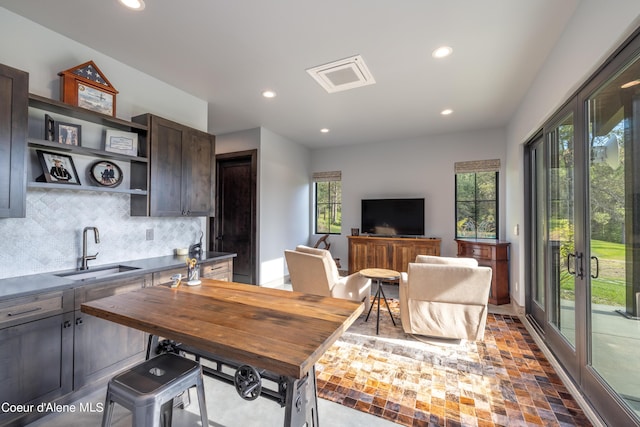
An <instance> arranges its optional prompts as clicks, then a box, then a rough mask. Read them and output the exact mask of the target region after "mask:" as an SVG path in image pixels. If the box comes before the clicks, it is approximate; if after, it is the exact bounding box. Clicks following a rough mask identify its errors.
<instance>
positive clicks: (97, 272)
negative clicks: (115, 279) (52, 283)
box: [56, 265, 139, 280]
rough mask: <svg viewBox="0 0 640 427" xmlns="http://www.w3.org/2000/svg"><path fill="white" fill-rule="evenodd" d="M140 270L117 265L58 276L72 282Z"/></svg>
mask: <svg viewBox="0 0 640 427" xmlns="http://www.w3.org/2000/svg"><path fill="white" fill-rule="evenodd" d="M133 270H139V267H128V266H126V265H115V266H111V267H104V268H91V269H89V270H79V271H70V272H67V273H59V274H56V276H58V277H66V278H67V279H71V280H86V279H97V278H99V277H108V276H114V275H116V274H120V273H126V272H128V271H133Z"/></svg>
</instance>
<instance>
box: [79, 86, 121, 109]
mask: <svg viewBox="0 0 640 427" xmlns="http://www.w3.org/2000/svg"><path fill="white" fill-rule="evenodd" d="M114 105H115V102H114V95H113V94H112V93H109V92H107V91H104V90H101V89H99V88H97V87H94V86H90V85H87V84H82V83H78V107H82V108H86V109H87V110H91V111H95V112H97V113H102V114H106V115H108V116H113V115H114V111H115V110H114Z"/></svg>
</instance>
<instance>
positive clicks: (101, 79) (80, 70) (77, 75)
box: [58, 61, 118, 117]
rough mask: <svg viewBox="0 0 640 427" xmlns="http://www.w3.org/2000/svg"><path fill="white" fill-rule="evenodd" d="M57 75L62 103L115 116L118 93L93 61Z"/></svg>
mask: <svg viewBox="0 0 640 427" xmlns="http://www.w3.org/2000/svg"><path fill="white" fill-rule="evenodd" d="M58 75H59V76H60V79H61V81H60V95H61V99H62V102H64V103H67V104H71V105H76V106H78V107H81V108H85V109H87V110H90V111H94V112H97V113H101V114H105V115H108V116H112V117H115V116H116V95H117V94H118V91H117V90H116V89H115V88H114V87H113V85H112V84H111V83H110V82H109V80H108V79H107V77H106V76H105V75H104V74H103V73H102V71H100V69H99V68H98V66H97V65H96V64H95V63H94V62H93V61H87V62H85V63H83V64H80V65H76V66H75V67H72V68H69V69H68V70H64V71H61V72H59V73H58Z"/></svg>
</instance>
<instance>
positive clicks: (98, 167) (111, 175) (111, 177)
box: [89, 160, 122, 187]
mask: <svg viewBox="0 0 640 427" xmlns="http://www.w3.org/2000/svg"><path fill="white" fill-rule="evenodd" d="M89 176H91V179H92V180H93V181H94V182H95V183H96V184H98V185H100V186H102V187H117V186H118V185H120V184H121V183H122V169H120V167H119V166H118V165H116V164H115V163H113V162H110V161H107V160H99V161H97V162H95V163H94V164H92V165H91V169H90V171H89Z"/></svg>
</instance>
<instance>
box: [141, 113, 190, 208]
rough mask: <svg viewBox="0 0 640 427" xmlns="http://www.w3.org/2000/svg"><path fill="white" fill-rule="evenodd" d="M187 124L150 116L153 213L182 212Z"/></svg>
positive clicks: (151, 206)
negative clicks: (184, 148)
mask: <svg viewBox="0 0 640 427" xmlns="http://www.w3.org/2000/svg"><path fill="white" fill-rule="evenodd" d="M186 132H187V128H185V127H184V126H181V125H178V124H177V123H173V122H171V121H169V120H165V119H162V118H160V117H156V116H151V126H150V134H151V135H150V138H151V156H150V159H149V161H150V163H151V164H150V168H151V174H150V180H149V204H150V214H151V216H181V215H182V211H183V205H184V203H183V197H184V196H185V192H184V191H183V183H182V164H183V158H182V156H183V151H182V141H183V139H184V138H185V137H186V136H185V134H186Z"/></svg>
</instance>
